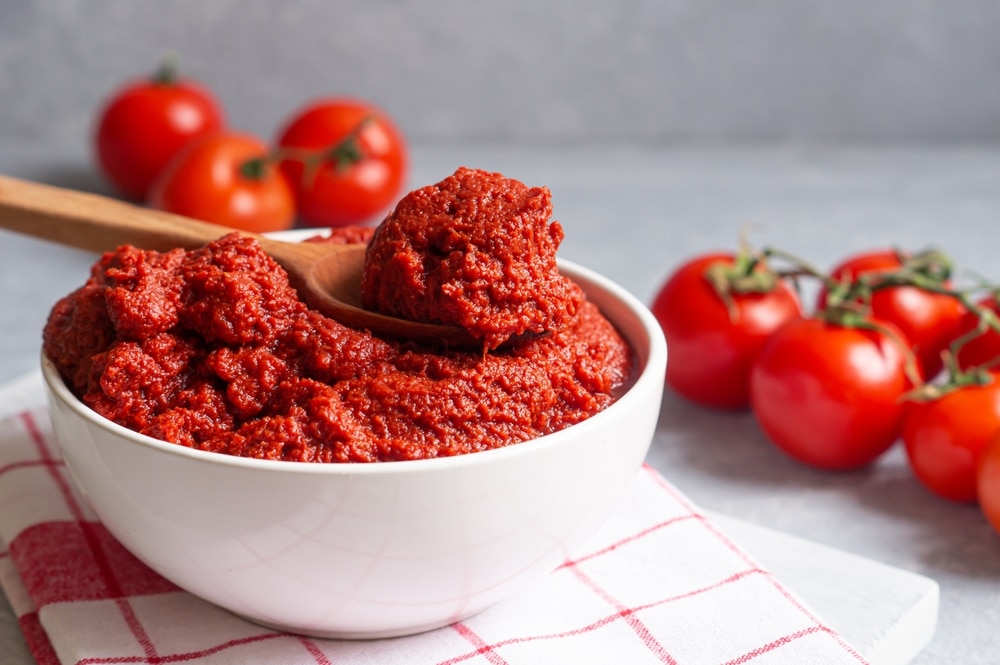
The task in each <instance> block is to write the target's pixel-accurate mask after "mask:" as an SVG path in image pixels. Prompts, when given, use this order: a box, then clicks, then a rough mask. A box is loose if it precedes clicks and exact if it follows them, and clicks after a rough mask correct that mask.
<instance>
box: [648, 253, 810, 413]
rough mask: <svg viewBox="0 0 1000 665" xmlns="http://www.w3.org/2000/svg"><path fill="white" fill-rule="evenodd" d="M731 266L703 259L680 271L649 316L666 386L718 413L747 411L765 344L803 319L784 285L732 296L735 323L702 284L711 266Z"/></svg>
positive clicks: (713, 257) (729, 259) (716, 257)
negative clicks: (658, 330)
mask: <svg viewBox="0 0 1000 665" xmlns="http://www.w3.org/2000/svg"><path fill="white" fill-rule="evenodd" d="M717 262H722V263H725V264H727V265H732V264H733V262H734V256H733V254H731V253H713V254H706V255H703V256H700V257H697V258H695V259H692V260H691V261H688V262H687V263H685V264H684V265H682V266H681V267H680V268H678V269H677V270H676V271H675V272H674V273H673V274H672V275H671V276H670V277H669V278H668V280H667V281H666V283H665V284H664V285H663V286H662V287H661V289H660V291H659V292H658V293H657V295H656V298H655V299H654V301H653V304H652V306H651V310H652V312H653V314H654V316H656V318H657V320H658V321H659V322H660V326H661V327H662V328H663V333H664V336H665V337H666V339H667V348H668V350H669V351H668V359H667V377H666V378H667V384H668V385H669V386H670V387H671V388H673V389H674V390H675V391H676V392H677V393H678V394H680V395H681V396H683V397H685V398H686V399H688V400H690V401H692V402H695V403H697V404H701V405H703V406H708V407H713V408H719V409H743V408H747V407H748V406H749V405H750V392H749V386H750V369H751V367H752V365H753V363H754V360H755V359H756V357H757V355H758V354H759V353H760V349H761V347H762V346H763V345H764V343H765V341H767V339H768V338H769V337H770V336H771V335H772V334H773V333H774V331H776V330H778V329H779V328H781V327H782V326H784V325H785V324H787V323H788V322H789V321H792V320H795V319H798V318H800V317H801V316H802V309H801V305H800V303H799V298H798V296H797V295H796V293H795V291H794V289H792V288H791V287H790V286H789V285H788V284H786V283H784V282H779V284H778V287H777V288H776V289H775V291H773V292H771V293H764V294H759V293H748V294H733V295H732V299H733V304H734V305H735V307H736V310H737V314H738V315H737V317H736V319H735V320H734V319H733V318H731V316H730V311H729V309H728V308H727V306H726V303H725V302H724V301H723V299H722V298H721V297H720V296H719V294H718V293H716V291H715V289H714V288H713V287H712V285H711V283H710V282H709V281H708V280H707V279H706V278H705V271H706V270H707V269H708V267H709V266H710V265H712V264H714V263H717Z"/></svg>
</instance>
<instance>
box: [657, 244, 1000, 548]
mask: <svg viewBox="0 0 1000 665" xmlns="http://www.w3.org/2000/svg"><path fill="white" fill-rule="evenodd" d="M777 263H782V264H787V266H785V268H784V269H783V270H779V269H778V268H775V267H774V266H775V264H777ZM805 279H815V280H817V281H818V287H819V288H818V296H817V298H816V302H815V305H814V306H813V307H811V308H807V307H804V306H803V304H802V300H803V296H802V295H801V294H802V291H801V290H800V289H799V288H798V287H799V285H800V283H801V282H802V281H803V280H805ZM977 289H980V290H982V291H983V292H984V295H982V296H981V297H979V298H978V299H977V298H976V297H975V290H976V289H967V290H958V289H956V288H955V287H954V286H953V284H952V279H951V265H950V261H949V260H948V259H947V257H945V256H944V255H942V254H941V253H940V252H937V251H926V252H921V253H916V254H907V253H904V252H898V251H894V250H877V251H868V252H864V253H861V254H858V255H855V256H851V257H849V258H847V259H845V260H844V261H843V262H841V263H840V264H839V265H837V266H835V267H834V268H833V269H832V270H831V271H829V272H828V273H824V272H820V271H818V270H816V269H815V268H813V267H811V266H810V265H809V264H808V263H806V262H804V261H802V260H800V259H797V258H796V257H792V256H789V255H787V254H785V253H783V252H780V251H778V250H773V249H765V250H762V251H753V250H750V249H748V248H744V249H741V250H740V251H738V252H720V253H713V254H706V255H703V256H698V257H695V258H693V259H691V260H689V261H687V262H686V263H684V264H683V265H681V266H680V267H679V268H678V269H676V270H675V271H674V272H673V273H672V274H671V275H670V277H669V278H668V279H667V280H666V282H665V283H664V284H663V286H662V288H661V289H660V291H659V292H658V294H657V295H656V298H655V299H654V301H653V303H652V311H653V313H654V315H655V316H656V317H657V319H658V320H659V322H660V324H661V326H662V328H663V332H664V335H665V337H666V338H667V346H668V349H669V357H668V361H667V377H666V378H667V384H668V386H670V387H671V388H672V389H673V390H674V391H676V392H677V393H678V394H680V395H681V396H683V397H685V398H686V399H688V400H690V401H692V402H695V403H697V404H700V405H703V406H707V407H712V408H724V409H742V408H749V409H751V410H752V412H753V414H754V416H755V419H756V421H757V423H758V424H759V425H760V428H761V430H762V431H763V432H764V433H765V435H766V436H767V438H768V439H769V440H770V441H772V442H773V443H774V444H775V445H776V446H777V447H778V448H779V449H781V450H782V451H784V452H785V453H787V454H788V455H790V456H791V457H793V458H794V459H796V460H799V461H800V462H803V463H805V464H807V465H810V466H812V467H816V468H820V469H827V470H851V469H858V468H862V467H864V466H867V465H869V464H871V463H872V462H874V461H875V460H877V459H878V458H879V457H880V456H881V455H882V454H883V453H885V452H886V451H887V450H888V449H890V448H891V447H892V446H893V444H894V443H895V442H897V441H898V440H900V439H902V442H903V445H904V447H905V450H906V454H907V458H908V460H909V462H910V466H911V468H912V469H913V472H914V476H915V477H916V478H917V479H918V480H919V482H920V483H922V484H923V485H924V486H925V487H927V488H928V489H929V490H930V491H931V492H933V493H934V494H936V495H938V496H941V497H943V498H946V499H949V500H952V501H959V502H978V503H979V504H980V506H981V507H982V509H983V512H984V513H985V515H986V516H987V518H988V519H989V521H990V522H991V524H993V526H994V527H995V528H996V529H997V530H998V531H1000V316H998V311H1000V304H998V300H997V297H996V295H995V294H994V292H993V291H992V290H991V289H990V287H989V286H988V285H986V286H980V287H977ZM995 367H996V368H997V369H996V371H995V370H994V368H995Z"/></svg>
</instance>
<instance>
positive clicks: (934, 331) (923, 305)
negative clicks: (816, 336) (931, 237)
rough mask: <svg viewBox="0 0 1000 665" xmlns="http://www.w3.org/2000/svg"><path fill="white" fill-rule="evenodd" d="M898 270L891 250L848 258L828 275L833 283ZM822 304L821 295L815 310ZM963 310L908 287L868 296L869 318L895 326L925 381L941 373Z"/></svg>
mask: <svg viewBox="0 0 1000 665" xmlns="http://www.w3.org/2000/svg"><path fill="white" fill-rule="evenodd" d="M900 266H901V262H900V260H899V256H898V255H897V253H896V252H895V251H893V250H881V251H872V252H866V253H864V254H858V255H856V256H853V257H850V258H848V259H847V260H845V261H844V262H843V263H841V264H840V265H838V266H837V267H836V268H834V269H833V271H832V272H831V273H830V276H831V277H832V278H833V279H835V280H841V279H850V278H851V277H852V276H857V275H861V274H864V273H879V272H889V271H892V270H896V269H898V268H899V267H900ZM825 302H826V293H825V292H821V293H820V296H819V303H818V307H823V305H824V304H825ZM964 314H965V308H964V307H963V306H962V304H961V303H959V302H958V300H957V299H955V298H952V297H951V296H947V295H943V294H939V293H930V292H928V291H924V290H921V289H919V288H916V287H911V286H893V287H887V288H884V289H879V290H877V291H875V293H873V294H872V300H871V316H872V318H874V319H876V320H878V321H887V322H889V323H891V324H893V325H895V326H896V327H897V328H898V329H899V330H900V332H902V333H903V336H904V337H905V338H906V339H907V341H908V342H909V343H910V345H911V346H912V348H913V352H914V354H915V355H916V356H917V361H918V362H919V363H920V367H921V370H922V373H923V375H924V376H925V377H927V378H928V379H931V378H933V377H934V376H935V375H937V374H938V372H940V371H941V368H942V367H943V363H942V360H941V352H942V351H943V350H944V349H946V348H947V347H948V344H949V343H951V340H953V339H954V338H955V335H956V333H957V331H958V327H959V324H960V323H961V320H962V316H963V315H964Z"/></svg>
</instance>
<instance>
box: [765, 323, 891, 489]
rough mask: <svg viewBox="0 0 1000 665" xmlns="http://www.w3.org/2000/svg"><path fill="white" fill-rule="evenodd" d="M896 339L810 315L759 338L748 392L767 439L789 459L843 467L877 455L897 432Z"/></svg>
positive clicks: (866, 461)
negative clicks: (765, 338) (762, 339)
mask: <svg viewBox="0 0 1000 665" xmlns="http://www.w3.org/2000/svg"><path fill="white" fill-rule="evenodd" d="M899 344H900V343H899V342H898V341H896V340H893V339H892V337H891V336H889V335H887V334H886V333H884V332H880V331H875V330H867V329H862V328H849V327H844V326H840V325H835V324H829V323H826V322H824V321H821V320H818V319H813V318H809V319H801V320H799V321H793V322H791V323H789V324H788V325H786V326H785V327H784V328H782V329H781V330H779V331H777V332H776V333H775V334H774V335H773V336H772V337H771V339H769V340H768V341H767V343H766V344H765V345H764V348H763V349H762V351H761V354H760V357H759V358H758V359H757V363H756V364H755V365H754V368H753V372H752V373H751V381H750V398H751V403H752V407H753V411H754V415H755V416H756V418H757V422H758V423H759V424H760V426H761V428H762V429H763V430H764V433H765V434H767V436H768V438H769V439H770V440H771V441H772V442H773V443H774V444H775V445H777V446H778V448H780V449H781V450H783V451H784V452H786V453H787V454H788V455H790V456H791V457H793V458H794V459H796V460H798V461H800V462H802V463H804V464H807V465H809V466H813V467H816V468H820V469H828V470H837V471H846V470H852V469H858V468H862V467H864V466H867V465H868V464H871V463H872V462H873V461H875V460H876V459H878V457H880V456H881V455H882V454H883V453H884V452H885V451H886V450H888V449H889V448H890V447H891V446H892V444H893V443H894V442H895V441H896V439H897V438H898V435H899V431H900V427H901V425H902V421H903V415H904V411H905V405H904V404H903V402H902V399H901V398H902V396H903V394H904V393H905V392H906V391H907V390H908V389H909V387H910V382H909V381H908V379H907V376H906V371H905V355H904V353H903V349H901V348H900V346H899Z"/></svg>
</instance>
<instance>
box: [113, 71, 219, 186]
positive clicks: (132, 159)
mask: <svg viewBox="0 0 1000 665" xmlns="http://www.w3.org/2000/svg"><path fill="white" fill-rule="evenodd" d="M223 124H224V122H223V117H222V111H221V110H220V106H219V104H218V102H217V101H216V100H215V97H214V96H213V95H212V93H211V92H209V91H208V90H207V89H205V88H203V87H202V86H201V85H199V84H198V83H195V82H194V81H190V80H184V79H177V78H176V76H174V75H173V73H172V70H170V69H169V68H165V69H164V70H161V72H160V73H158V75H157V76H155V77H152V78H150V79H143V80H140V81H132V82H129V83H127V84H125V85H124V86H123V87H122V88H120V89H119V90H117V91H116V92H115V93H114V94H112V95H111V97H110V98H109V99H108V101H107V102H106V105H105V106H104V108H103V109H102V110H101V111H100V114H99V116H98V120H97V128H96V131H95V135H94V150H95V152H96V156H97V161H98V164H99V165H100V168H101V170H102V171H103V173H104V175H105V176H106V177H107V178H108V180H110V181H111V184H112V185H114V187H115V188H116V189H117V190H118V191H119V192H120V193H121V194H122V195H123V196H126V197H128V198H130V199H134V200H143V199H145V198H146V196H147V194H148V193H149V188H150V187H151V186H152V184H153V181H154V180H156V178H157V177H158V176H159V175H160V173H162V172H163V169H164V168H166V166H167V164H168V163H169V162H170V160H171V159H172V158H173V157H174V156H175V155H176V154H177V153H178V152H179V151H180V150H181V149H182V148H184V146H186V145H188V143H190V142H191V141H192V140H194V139H197V138H200V137H202V136H207V135H209V134H213V133H215V132H217V131H219V130H220V129H221V128H222V127H223Z"/></svg>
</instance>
